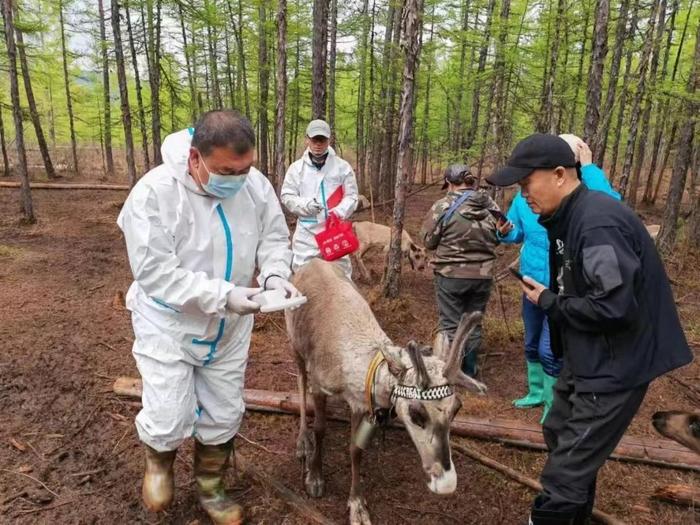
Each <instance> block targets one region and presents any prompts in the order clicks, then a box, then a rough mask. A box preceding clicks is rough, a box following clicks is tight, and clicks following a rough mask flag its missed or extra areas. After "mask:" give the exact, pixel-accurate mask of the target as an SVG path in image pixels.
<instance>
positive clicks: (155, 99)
mask: <svg viewBox="0 0 700 525" xmlns="http://www.w3.org/2000/svg"><path fill="white" fill-rule="evenodd" d="M154 2H155V6H154V5H153V3H154ZM146 9H147V12H148V20H147V25H148V48H149V51H150V55H151V56H150V66H149V68H148V80H149V84H150V86H151V140H152V142H153V163H154V164H155V165H158V164H161V163H162V162H163V158H162V156H161V153H160V144H161V138H160V137H161V135H160V53H161V49H160V33H161V31H160V26H161V0H146Z"/></svg>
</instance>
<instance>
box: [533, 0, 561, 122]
mask: <svg viewBox="0 0 700 525" xmlns="http://www.w3.org/2000/svg"><path fill="white" fill-rule="evenodd" d="M564 15H565V1H564V0H557V18H556V20H555V22H554V35H553V38H552V42H551V44H550V48H551V49H550V52H549V68H548V69H547V76H546V81H545V88H544V96H543V97H542V104H541V106H540V115H539V119H538V123H537V131H539V132H540V133H554V132H555V129H554V126H553V125H552V123H553V120H552V115H553V114H554V83H555V81H556V79H557V62H558V60H559V34H560V31H559V29H560V28H561V26H562V24H563V18H564Z"/></svg>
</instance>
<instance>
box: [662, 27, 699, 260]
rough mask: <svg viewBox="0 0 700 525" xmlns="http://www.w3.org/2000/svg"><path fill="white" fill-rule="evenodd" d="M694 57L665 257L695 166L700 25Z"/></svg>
mask: <svg viewBox="0 0 700 525" xmlns="http://www.w3.org/2000/svg"><path fill="white" fill-rule="evenodd" d="M694 57H695V58H694V60H693V69H692V71H691V73H690V76H689V78H688V85H687V88H686V91H687V93H688V97H687V98H686V99H685V100H684V102H683V108H682V109H683V111H682V112H681V114H682V115H684V116H685V119H686V120H685V122H684V123H683V125H682V127H681V136H680V141H679V142H678V147H677V152H676V160H675V162H674V164H673V173H672V175H671V185H670V187H669V190H668V197H667V198H666V206H665V208H664V218H663V221H662V222H661V230H660V231H659V236H658V238H657V240H656V244H657V246H658V248H659V252H661V254H662V255H668V254H670V253H671V252H672V250H673V246H674V244H675V242H676V233H677V230H678V228H677V222H678V215H679V212H680V208H681V200H682V198H683V190H684V188H685V180H686V176H687V173H688V167H689V166H690V165H691V163H692V154H693V134H694V132H695V118H696V117H697V115H698V112H699V111H700V104H698V103H697V102H696V101H695V99H694V98H693V96H694V95H695V93H696V92H697V91H698V88H699V87H700V25H699V26H698V27H697V30H696V32H695V52H694Z"/></svg>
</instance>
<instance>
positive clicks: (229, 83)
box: [224, 24, 238, 109]
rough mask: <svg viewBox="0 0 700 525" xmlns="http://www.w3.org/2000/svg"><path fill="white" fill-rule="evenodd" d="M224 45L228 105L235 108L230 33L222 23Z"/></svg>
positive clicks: (234, 84)
mask: <svg viewBox="0 0 700 525" xmlns="http://www.w3.org/2000/svg"><path fill="white" fill-rule="evenodd" d="M224 47H225V50H226V84H227V85H226V90H227V93H228V100H229V107H230V108H231V109H233V108H236V107H237V106H238V104H237V103H236V102H237V101H236V82H235V80H234V78H233V63H232V62H231V35H230V34H229V32H228V25H227V24H224Z"/></svg>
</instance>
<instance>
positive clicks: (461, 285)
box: [435, 273, 493, 376]
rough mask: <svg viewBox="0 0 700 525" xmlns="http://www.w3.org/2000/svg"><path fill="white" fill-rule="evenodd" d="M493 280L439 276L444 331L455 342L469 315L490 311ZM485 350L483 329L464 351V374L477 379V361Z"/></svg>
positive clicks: (439, 306)
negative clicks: (464, 318) (480, 350)
mask: <svg viewBox="0 0 700 525" xmlns="http://www.w3.org/2000/svg"><path fill="white" fill-rule="evenodd" d="M492 285H493V281H492V280H491V279H459V278H453V277H443V276H442V275H440V274H437V273H436V274H435V293H436V295H437V305H438V312H439V314H440V330H442V331H445V332H447V334H448V335H449V337H450V340H451V339H452V336H453V335H454V333H455V331H456V330H457V326H458V325H459V320H460V319H461V318H462V314H464V313H465V312H474V311H479V312H483V311H484V310H486V304H487V303H488V302H489V296H490V295H491V287H492ZM480 347H481V325H479V326H477V328H476V329H475V330H474V332H472V334H471V336H470V337H469V339H468V340H467V344H466V348H465V349H464V359H463V361H462V370H463V371H464V372H465V373H467V374H469V375H470V376H475V375H476V372H477V370H476V357H477V353H478V351H479V348H480Z"/></svg>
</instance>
